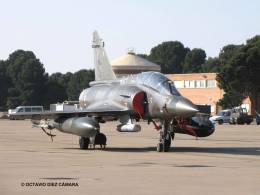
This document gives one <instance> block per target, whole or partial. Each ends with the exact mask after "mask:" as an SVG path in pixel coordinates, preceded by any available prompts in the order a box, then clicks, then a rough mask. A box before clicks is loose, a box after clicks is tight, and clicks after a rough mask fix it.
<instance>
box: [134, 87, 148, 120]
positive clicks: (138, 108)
mask: <svg viewBox="0 0 260 195" xmlns="http://www.w3.org/2000/svg"><path fill="white" fill-rule="evenodd" d="M144 99H145V92H143V91H141V92H138V93H136V94H135V95H134V97H133V102H132V105H133V109H134V111H135V112H137V113H138V114H139V116H140V118H143V117H144V105H143V102H144Z"/></svg>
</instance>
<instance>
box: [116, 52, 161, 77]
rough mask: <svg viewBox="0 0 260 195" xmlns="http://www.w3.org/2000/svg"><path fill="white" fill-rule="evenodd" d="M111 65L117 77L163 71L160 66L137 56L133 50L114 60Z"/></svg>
mask: <svg viewBox="0 0 260 195" xmlns="http://www.w3.org/2000/svg"><path fill="white" fill-rule="evenodd" d="M111 65H112V68H113V70H114V72H115V74H116V76H117V77H122V76H125V75H129V74H137V73H140V72H146V71H156V72H160V71H161V67H160V66H159V65H157V64H155V63H152V62H150V61H148V60H146V59H144V58H142V57H139V56H137V55H136V54H135V53H134V52H133V51H132V50H131V51H129V52H128V53H127V54H125V55H123V56H121V57H119V58H117V59H115V60H113V61H112V62H111Z"/></svg>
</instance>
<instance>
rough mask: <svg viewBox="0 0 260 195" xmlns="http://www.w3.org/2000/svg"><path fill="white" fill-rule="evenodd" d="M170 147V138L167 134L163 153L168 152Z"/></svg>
mask: <svg viewBox="0 0 260 195" xmlns="http://www.w3.org/2000/svg"><path fill="white" fill-rule="evenodd" d="M170 147H171V136H170V134H169V133H167V135H166V137H165V139H164V143H163V151H164V152H168V151H169V149H170Z"/></svg>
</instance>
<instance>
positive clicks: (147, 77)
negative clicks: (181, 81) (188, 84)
mask: <svg viewBox="0 0 260 195" xmlns="http://www.w3.org/2000/svg"><path fill="white" fill-rule="evenodd" d="M136 82H137V83H138V84H141V85H146V86H148V87H150V88H152V89H155V90H156V91H159V93H161V94H165V95H177V96H180V93H179V92H178V90H177V89H176V88H175V86H174V83H173V81H171V80H170V79H168V78H167V77H166V76H165V75H163V74H162V73H159V72H143V73H141V74H137V75H136Z"/></svg>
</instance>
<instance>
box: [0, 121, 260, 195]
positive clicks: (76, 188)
mask: <svg viewBox="0 0 260 195" xmlns="http://www.w3.org/2000/svg"><path fill="white" fill-rule="evenodd" d="M101 127H102V131H103V132H104V133H105V134H106V135H107V138H108V145H107V149H106V150H99V149H98V150H87V151H83V150H79V149H78V137H77V136H72V135H69V134H63V133H60V132H58V131H55V133H56V134H57V136H56V137H55V138H54V141H53V142H51V140H50V138H49V137H48V136H46V135H45V134H44V133H43V132H42V131H41V130H40V129H37V128H32V127H31V123H30V121H9V120H0V194H1V195H5V194H12V195H13V194H44V195H46V194H48V195H50V194H58V193H60V194H77V195H79V194H91V195H99V194H113V195H115V194H120V195H121V194H149V195H150V194H156V195H158V194H167V195H169V194H178V195H181V194H192V195H194V194H199V195H202V194H236V195H238V194H243V195H244V194H250V195H253V194H259V193H260V126H257V125H244V126H242V125H241V126H237V125H234V126H232V125H218V126H216V132H215V133H214V134H213V135H212V136H210V137H208V138H203V139H199V140H196V139H194V138H193V137H191V136H188V135H180V134H177V135H176V136H175V140H174V142H173V143H172V148H171V150H170V152H168V153H158V152H156V148H155V146H156V144H157V142H158V133H157V132H156V130H154V129H153V127H152V125H151V126H148V125H146V124H142V131H141V132H139V133H119V132H117V131H116V130H115V129H116V123H112V122H111V123H106V124H103V125H102V126H101ZM97 148H99V147H98V146H97ZM39 185H41V186H39ZM66 185H67V186H66ZM68 185H69V186H68Z"/></svg>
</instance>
